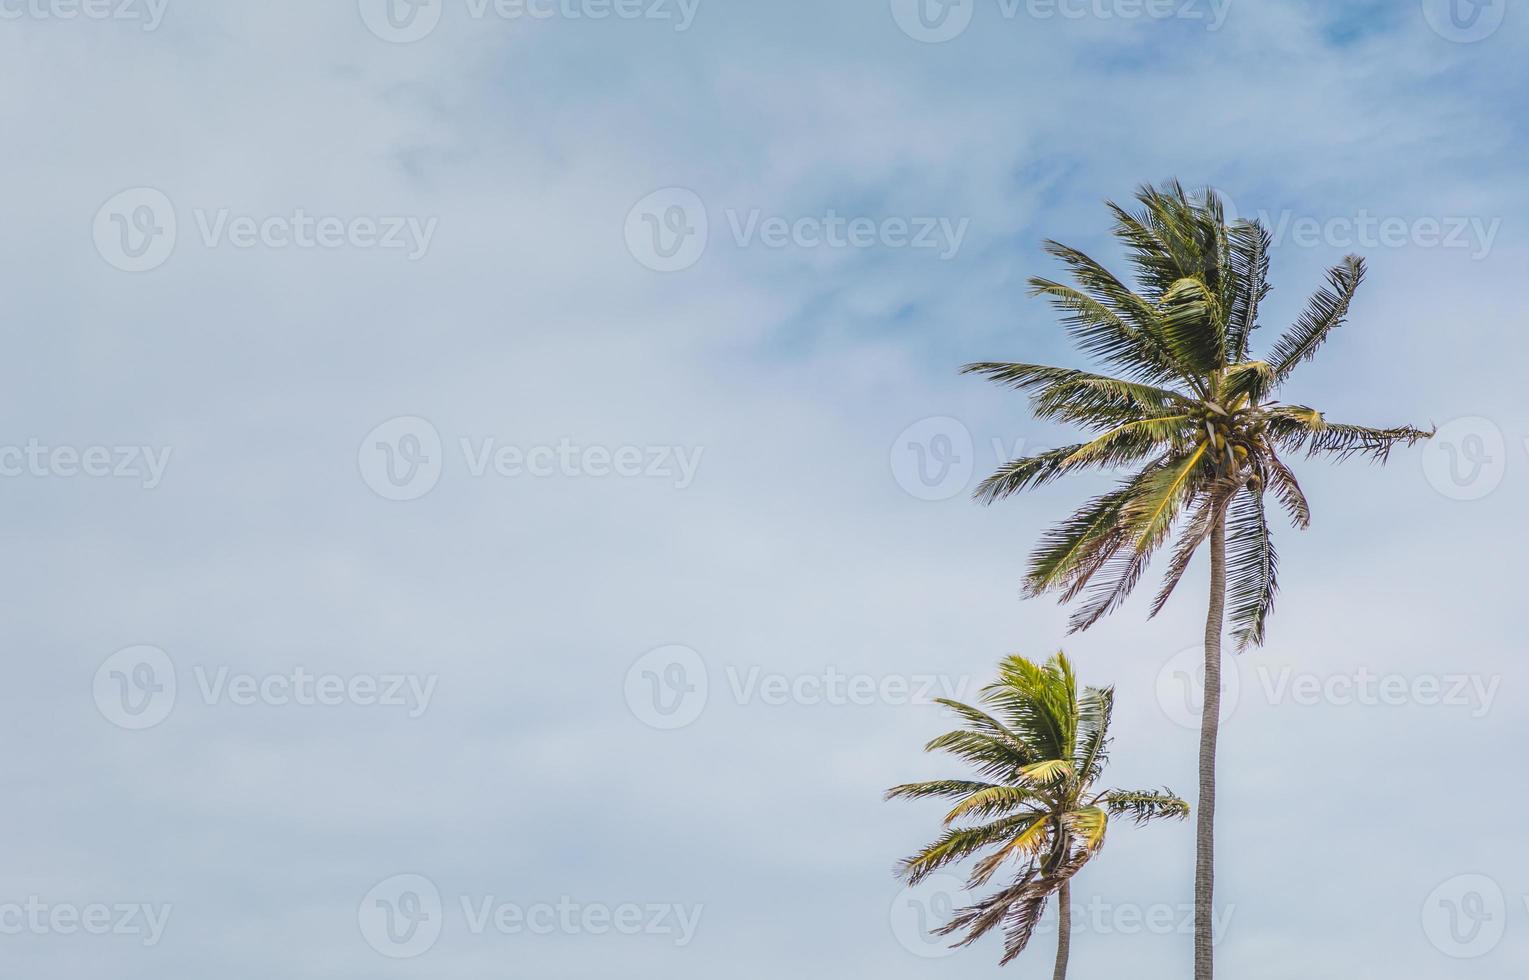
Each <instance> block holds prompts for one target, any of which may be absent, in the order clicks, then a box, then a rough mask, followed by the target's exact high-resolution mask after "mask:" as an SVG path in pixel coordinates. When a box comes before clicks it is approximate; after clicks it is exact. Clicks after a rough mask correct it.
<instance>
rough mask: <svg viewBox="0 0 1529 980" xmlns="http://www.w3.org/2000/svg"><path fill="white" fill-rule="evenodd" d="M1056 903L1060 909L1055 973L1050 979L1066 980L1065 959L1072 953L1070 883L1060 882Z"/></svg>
mask: <svg viewBox="0 0 1529 980" xmlns="http://www.w3.org/2000/svg"><path fill="white" fill-rule="evenodd" d="M1057 901H1059V902H1061V903H1062V908H1061V915H1060V917H1059V918H1058V920H1057V937H1056V971H1055V972H1054V973H1052V974H1051V977H1052V980H1067V957H1068V956H1069V955H1071V953H1072V882H1070V881H1064V882H1062V890H1061V891H1060V892H1058V893H1057Z"/></svg>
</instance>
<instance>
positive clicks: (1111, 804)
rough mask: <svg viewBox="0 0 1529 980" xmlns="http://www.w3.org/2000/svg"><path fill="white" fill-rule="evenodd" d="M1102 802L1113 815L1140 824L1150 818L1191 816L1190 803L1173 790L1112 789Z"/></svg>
mask: <svg viewBox="0 0 1529 980" xmlns="http://www.w3.org/2000/svg"><path fill="white" fill-rule="evenodd" d="M1100 802H1102V803H1103V804H1104V808H1105V809H1106V810H1108V811H1109V813H1110V816H1113V817H1129V818H1130V819H1132V820H1134V821H1136V822H1137V823H1138V824H1144V823H1147V822H1148V821H1150V820H1163V819H1171V820H1183V819H1184V818H1185V817H1187V816H1189V804H1188V803H1185V802H1184V801H1183V800H1181V799H1179V797H1178V796H1177V795H1175V794H1174V793H1173V791H1172V790H1168V789H1162V790H1124V789H1112V790H1110V791H1109V792H1107V793H1105V794H1104V796H1103V797H1101V800H1100Z"/></svg>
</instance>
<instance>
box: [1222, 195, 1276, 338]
mask: <svg viewBox="0 0 1529 980" xmlns="http://www.w3.org/2000/svg"><path fill="white" fill-rule="evenodd" d="M1228 235H1229V237H1230V238H1231V266H1232V276H1233V278H1234V279H1236V280H1237V282H1238V283H1239V284H1240V285H1239V288H1238V289H1237V290H1236V294H1235V298H1234V299H1233V300H1232V304H1231V315H1230V316H1229V317H1228V319H1227V341H1226V346H1227V357H1228V359H1229V360H1231V361H1234V362H1236V361H1242V360H1244V359H1245V358H1246V357H1247V356H1248V346H1249V342H1250V340H1251V339H1252V336H1253V331H1255V330H1257V329H1258V307H1259V304H1260V303H1262V302H1263V300H1264V297H1266V296H1268V295H1269V292H1270V288H1271V287H1270V286H1269V250H1270V248H1271V247H1272V246H1273V243H1274V240H1273V239H1272V238H1271V237H1270V235H1269V230H1268V229H1267V228H1265V227H1264V226H1263V225H1261V224H1259V223H1258V222H1256V221H1239V222H1237V223H1236V224H1235V225H1233V226H1232V227H1231V229H1230V231H1229V232H1228Z"/></svg>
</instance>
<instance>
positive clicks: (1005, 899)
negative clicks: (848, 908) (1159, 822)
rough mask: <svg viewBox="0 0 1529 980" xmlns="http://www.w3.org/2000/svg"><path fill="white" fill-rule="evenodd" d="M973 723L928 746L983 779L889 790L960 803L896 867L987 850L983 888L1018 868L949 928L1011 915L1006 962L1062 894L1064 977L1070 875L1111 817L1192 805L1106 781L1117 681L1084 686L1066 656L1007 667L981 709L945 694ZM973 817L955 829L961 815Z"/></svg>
mask: <svg viewBox="0 0 1529 980" xmlns="http://www.w3.org/2000/svg"><path fill="white" fill-rule="evenodd" d="M940 703H941V704H943V705H945V706H946V707H948V708H951V709H952V710H954V711H955V712H956V713H957V714H958V715H960V716H961V717H962V718H963V719H965V721H966V727H964V728H961V729H958V730H956V731H953V732H950V733H949V734H946V735H941V736H940V737H939V738H936V739H935V740H934V741H932V742H930V743H929V744H928V745H927V746H925V751H929V752H935V751H945V752H950V753H952V754H953V755H956V756H957V757H959V758H961V759H963V760H965V761H966V762H968V763H970V764H971V766H972V767H973V768H974V769H976V770H977V772H978V774H979V775H980V776H981V777H982V778H983V780H984V781H980V782H978V781H972V780H959V779H940V780H934V781H931V782H924V783H909V784H907V785H903V786H894V787H893V788H892V789H890V790H888V791H887V799H889V800H891V799H924V798H928V797H942V798H946V799H953V800H956V801H958V802H957V803H956V805H955V807H954V808H953V809H952V810H951V811H950V812H949V813H947V814H946V815H945V825H946V826H947V827H948V828H950V829H948V830H946V831H945V833H943V834H942V835H941V836H940V837H939V838H938V839H937V840H935V841H934V842H933V843H932V844H930V845H928V846H927V847H925V848H924V849H923V850H921V851H919V852H918V853H917V854H915V855H914V856H913V857H910V858H908V859H907V860H905V861H903V862H902V863H901V864H900V865H899V866H898V874H899V876H900V877H902V878H903V879H905V880H906V881H908V882H909V883H910V884H917V883H918V882H920V881H923V880H924V879H925V878H927V877H928V876H929V875H930V874H932V873H934V872H935V871H938V870H939V869H941V868H943V867H946V866H947V865H950V864H953V863H956V862H959V861H962V860H964V859H966V858H968V857H972V856H974V855H976V854H978V853H979V852H982V851H987V852H988V853H987V855H986V856H985V857H983V858H982V859H981V860H980V861H978V862H977V863H976V865H975V866H974V867H973V869H972V872H971V877H970V879H969V880H968V882H967V887H968V888H969V889H972V890H975V889H979V888H982V887H984V886H985V885H987V883H988V882H989V881H990V880H991V879H992V877H993V876H994V874H996V873H997V872H998V871H999V870H1000V869H1001V868H1002V867H1003V866H1004V864H1005V863H1006V862H1009V861H1012V862H1014V864H1015V865H1016V866H1017V869H1016V872H1015V878H1014V881H1013V883H1012V884H1010V885H1009V886H1008V887H1006V888H1004V889H1002V890H1000V891H998V892H996V893H995V894H992V895H989V896H988V897H986V898H983V899H981V900H980V901H978V902H977V903H976V904H974V905H972V906H970V907H968V908H963V909H960V910H958V911H957V913H956V915H955V917H954V918H953V919H952V920H951V921H950V922H949V923H947V924H946V925H944V926H942V927H941V928H940V929H939V930H938V933H939V934H940V935H943V936H948V935H952V934H954V933H958V932H961V931H963V930H964V931H965V932H966V937H965V938H964V939H962V940H961V941H960V942H958V943H957V944H956V945H958V946H967V945H970V944H971V943H974V942H976V941H977V940H978V939H979V938H981V937H982V936H983V935H984V934H986V933H987V932H989V931H990V930H992V929H993V928H994V927H995V926H997V925H998V924H999V923H1000V922H1001V923H1003V924H1004V954H1003V960H1002V962H1003V963H1008V962H1009V961H1011V960H1013V959H1014V957H1016V956H1018V955H1019V954H1020V953H1021V952H1022V951H1023V950H1024V948H1025V946H1026V945H1028V944H1029V942H1030V937H1031V935H1032V934H1033V933H1034V931H1035V926H1036V923H1037V922H1038V921H1039V920H1040V917H1041V915H1042V914H1043V913H1044V912H1045V910H1046V903H1047V901H1048V900H1049V899H1050V897H1051V895H1052V894H1056V895H1057V898H1058V902H1059V903H1060V906H1061V909H1060V912H1061V917H1060V923H1059V934H1058V938H1057V958H1056V972H1055V976H1056V978H1057V980H1062V978H1063V977H1065V976H1066V975H1067V960H1068V956H1069V953H1070V949H1071V941H1072V914H1071V908H1070V906H1069V899H1070V897H1071V884H1070V883H1071V880H1072V876H1073V875H1075V874H1077V873H1078V871H1079V870H1080V869H1081V868H1082V867H1083V866H1084V865H1085V864H1087V863H1088V861H1089V860H1090V859H1091V858H1092V857H1093V856H1094V855H1096V854H1098V853H1099V849H1100V847H1102V846H1103V845H1104V835H1105V831H1106V830H1107V829H1108V827H1109V820H1110V818H1111V817H1113V816H1125V817H1130V818H1132V819H1134V820H1135V821H1136V822H1137V823H1146V822H1147V821H1149V820H1153V819H1156V818H1159V817H1178V818H1181V819H1182V818H1183V817H1186V816H1188V815H1189V804H1188V803H1185V802H1184V801H1183V800H1181V799H1179V798H1178V797H1177V796H1174V795H1173V794H1172V793H1171V792H1168V791H1167V790H1163V791H1145V792H1140V791H1136V792H1133V791H1127V790H1116V789H1112V790H1102V791H1101V790H1097V789H1095V785H1094V784H1095V783H1096V782H1098V780H1099V777H1100V775H1101V774H1102V773H1103V771H1104V766H1105V762H1106V759H1107V757H1108V750H1109V729H1110V711H1111V708H1112V706H1113V704H1114V690H1113V689H1112V688H1105V689H1103V690H1100V689H1097V688H1088V689H1087V690H1085V691H1084V692H1083V693H1082V694H1081V695H1079V694H1078V688H1077V681H1076V679H1075V678H1074V676H1073V670H1072V664H1071V663H1070V662H1069V661H1068V660H1067V657H1066V656H1065V655H1064V654H1061V653H1058V654H1057V655H1056V656H1054V657H1052V658H1051V659H1050V660H1049V661H1047V663H1046V664H1045V665H1044V666H1041V665H1038V664H1034V663H1031V662H1030V661H1028V660H1026V659H1024V658H1023V657H1009V658H1008V659H1006V660H1004V661H1003V663H1001V664H1000V665H999V668H998V680H996V681H995V682H993V683H992V684H989V685H988V686H987V687H985V688H983V689H982V703H983V705H984V706H985V707H986V708H988V709H990V711H983V710H981V709H979V708H974V707H972V706H970V705H966V704H962V703H961V702H959V701H950V700H943V699H942V700H941V701H940ZM962 821H966V822H969V825H967V826H956V824H957V823H958V822H962Z"/></svg>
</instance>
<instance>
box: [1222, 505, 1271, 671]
mask: <svg viewBox="0 0 1529 980" xmlns="http://www.w3.org/2000/svg"><path fill="white" fill-rule="evenodd" d="M1226 565H1227V594H1226V598H1227V604H1228V605H1229V607H1230V610H1229V613H1228V617H1227V618H1228V621H1229V623H1230V625H1231V627H1232V635H1233V636H1234V637H1236V639H1237V646H1238V648H1239V649H1243V650H1245V649H1247V648H1248V647H1249V646H1259V645H1261V644H1262V643H1263V642H1264V629H1265V626H1266V624H1267V623H1268V619H1269V613H1270V612H1272V611H1273V609H1274V597H1275V595H1276V594H1278V592H1279V556H1278V555H1277V554H1276V553H1275V551H1274V539H1273V537H1272V536H1271V535H1270V534H1269V523H1268V520H1267V518H1266V516H1265V514H1264V495H1263V490H1262V489H1258V490H1254V489H1251V488H1250V489H1245V490H1244V491H1243V492H1242V493H1240V494H1239V495H1238V496H1237V499H1236V500H1235V501H1234V502H1233V503H1232V508H1231V512H1230V514H1229V515H1228V518H1227V541H1226Z"/></svg>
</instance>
